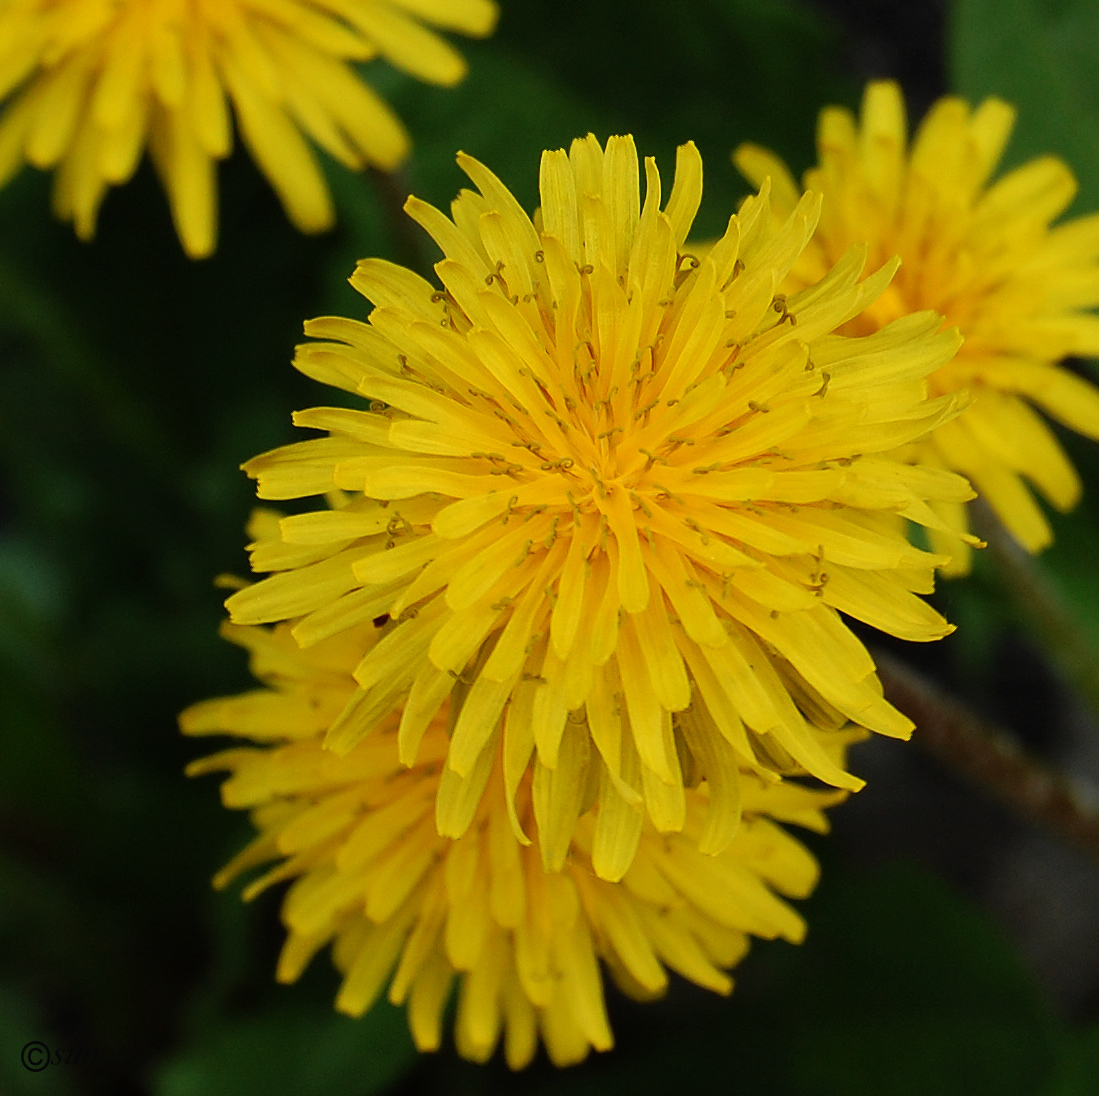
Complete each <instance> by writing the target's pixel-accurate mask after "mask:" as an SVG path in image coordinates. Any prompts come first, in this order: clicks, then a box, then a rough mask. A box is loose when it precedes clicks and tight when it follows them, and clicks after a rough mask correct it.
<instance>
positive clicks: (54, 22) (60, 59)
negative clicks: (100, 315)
mask: <svg viewBox="0 0 1099 1096" xmlns="http://www.w3.org/2000/svg"><path fill="white" fill-rule="evenodd" d="M495 21H496V6H495V4H494V3H493V0H0V104H3V103H4V101H5V100H6V104H5V105H4V106H3V114H2V116H0V185H3V183H4V182H6V181H7V180H8V179H9V178H10V177H11V176H12V175H13V174H14V173H15V172H16V171H17V170H18V169H19V168H20V167H21V166H22V165H23V163H24V162H26V163H31V164H33V165H34V166H35V167H40V168H57V176H56V184H55V189H54V205H55V209H56V212H57V214H58V215H59V216H60V217H62V218H64V219H65V220H71V221H73V222H74V224H75V226H76V231H77V233H78V235H79V236H80V237H81V238H83V239H88V238H90V237H91V236H92V234H93V233H94V231H95V222H96V217H97V214H98V210H99V206H100V203H101V202H102V201H103V198H104V196H105V194H106V192H107V190H108V188H109V187H111V186H112V185H114V184H117V183H122V182H125V181H126V180H127V179H129V178H130V176H131V175H133V173H134V171H135V170H136V168H137V165H138V162H139V161H140V159H141V155H142V153H143V151H144V149H145V148H146V146H148V148H149V151H150V153H151V154H152V158H153V161H154V163H155V164H156V166H157V169H158V170H159V172H160V175H161V177H162V179H163V181H164V186H165V189H166V190H167V192H168V197H169V200H170V202H171V206H172V214H173V217H174V219H175V224H176V229H177V231H178V232H179V238H180V240H181V242H182V244H183V247H184V249H185V250H186V251H187V253H188V254H189V255H191V256H193V257H201V256H204V255H208V254H209V253H210V252H211V251H213V249H214V245H215V240H216V235H217V190H216V179H215V164H216V161H218V160H220V159H222V158H224V157H225V156H227V155H228V154H229V151H230V149H231V147H232V123H231V120H230V109H229V108H230V104H231V105H232V109H233V111H234V112H235V114H236V119H237V125H238V127H239V129H240V133H241V136H242V138H243V140H244V143H245V144H246V145H247V146H248V148H249V149H250V151H251V153H252V155H253V156H254V158H255V160H256V162H257V163H258V164H259V165H260V167H261V169H262V170H263V172H264V174H265V175H266V176H267V177H268V179H269V180H270V181H271V184H272V186H274V188H275V190H276V191H277V192H278V194H279V198H280V199H281V200H282V203H283V205H284V207H285V208H286V212H287V215H288V216H289V217H290V219H291V220H292V221H293V222H294V223H295V224H296V225H297V226H298V228H300V229H301V230H302V231H303V232H318V231H320V230H322V229H324V228H327V227H328V226H329V225H330V224H331V222H332V201H331V197H330V196H329V193H328V187H327V185H326V183H325V181H324V177H323V175H322V173H321V170H320V168H319V167H318V165H317V162H316V160H315V158H314V155H313V153H312V151H311V150H310V147H309V144H308V143H307V141H306V140H305V137H309V138H311V139H312V140H313V141H314V142H315V143H316V144H317V145H319V146H320V147H321V148H323V149H324V150H325V151H326V152H328V153H329V154H330V155H331V156H333V157H335V158H336V159H337V160H339V161H340V162H342V163H344V164H346V165H347V166H348V167H351V168H353V169H355V170H358V169H360V168H362V167H364V166H365V165H366V164H375V165H377V166H379V167H382V168H386V169H389V168H392V167H394V166H396V164H397V163H399V162H400V161H401V160H402V159H403V158H404V157H405V155H406V153H407V148H408V138H407V135H406V133H405V131H404V127H403V126H402V125H401V123H400V122H399V121H398V119H397V118H396V117H395V116H394V115H393V113H392V112H391V111H390V109H389V108H388V107H387V106H386V105H385V103H384V102H383V101H382V100H381V99H380V98H379V97H378V96H377V95H376V94H375V93H374V92H373V91H372V90H371V89H370V88H369V87H368V86H367V85H366V84H365V83H364V82H363V81H362V79H360V77H359V75H358V73H357V72H356V71H355V69H354V68H353V67H352V66H353V63H354V62H357V61H364V60H367V59H369V58H371V57H374V56H377V55H379V54H380V55H381V56H384V57H386V58H387V59H388V60H390V61H391V62H392V63H393V64H395V65H397V66H398V67H400V68H403V69H405V70H407V71H408V72H411V73H412V74H413V75H415V76H418V77H419V78H420V79H423V80H428V81H431V82H433V83H440V84H452V83H455V82H457V81H458V80H460V79H461V77H462V76H463V75H464V73H465V64H464V62H463V61H462V58H461V57H460V56H459V55H458V54H457V53H456V52H455V51H454V49H453V48H452V47H451V46H449V45H448V44H447V43H446V42H444V41H443V40H442V39H441V38H439V37H437V36H436V35H435V34H433V33H431V32H430V31H428V30H427V29H425V27H424V26H423V23H425V22H426V23H431V24H434V25H435V26H438V27H442V28H446V29H450V30H456V31H460V32H462V33H464V34H474V35H483V34H487V33H489V32H490V31H491V29H492V27H493V25H494V24H495ZM303 135H304V136H303Z"/></svg>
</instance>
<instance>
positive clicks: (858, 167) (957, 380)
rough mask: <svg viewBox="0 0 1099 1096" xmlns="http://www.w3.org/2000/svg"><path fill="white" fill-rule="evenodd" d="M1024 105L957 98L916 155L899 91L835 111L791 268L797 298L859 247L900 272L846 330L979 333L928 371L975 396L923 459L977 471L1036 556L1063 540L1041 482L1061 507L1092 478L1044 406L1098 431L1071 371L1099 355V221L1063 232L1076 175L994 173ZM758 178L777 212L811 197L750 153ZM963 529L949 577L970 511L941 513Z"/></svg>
mask: <svg viewBox="0 0 1099 1096" xmlns="http://www.w3.org/2000/svg"><path fill="white" fill-rule="evenodd" d="M1014 118H1015V112H1014V110H1013V109H1012V108H1011V107H1010V106H1008V105H1007V104H1006V103H1004V102H1002V101H1000V100H999V99H987V100H986V101H985V102H984V103H982V104H981V105H980V106H979V107H978V108H977V109H975V110H972V109H971V108H970V107H969V105H968V104H966V103H965V102H964V101H962V100H960V99H956V98H946V99H941V100H940V101H939V102H937V103H936V104H935V105H934V106H933V107H932V108H931V110H930V111H929V113H928V115H927V117H926V118H925V119H924V121H923V123H922V124H921V125H920V127H919V130H918V131H917V133H916V136H915V138H914V140H913V142H912V146H911V148H909V147H908V140H907V125H906V119H905V108H904V101H903V98H902V96H901V93H900V90H899V89H898V88H897V86H896V85H895V84H893V83H888V82H881V83H872V84H870V85H869V86H868V87H867V89H866V94H865V97H864V99H863V105H862V117H861V119H860V121H859V122H858V123H856V121H855V119H854V118H853V116H852V115H851V114H850V112H848V111H846V110H842V109H840V108H836V107H830V108H828V109H827V110H824V111H823V112H822V113H821V116H820V123H819V126H818V135H817V144H818V155H819V163H818V165H817V166H816V167H815V168H813V169H812V170H811V171H809V172H807V173H806V176H805V188H806V190H808V191H812V192H814V193H817V194H821V195H822V196H823V198H824V207H823V212H822V214H821V220H820V226H819V228H818V230H817V234H816V237H815V238H814V239H813V241H812V242H811V243H810V244H809V245H808V246H807V247H806V249H805V252H804V253H803V255H802V256H801V258H800V260H799V261H798V262H797V263H796V264H795V265H794V266H793V268H792V269H791V271H790V276H789V278H788V279H787V283H786V285H785V286H784V288H785V289H787V290H788V291H791V292H796V291H798V290H799V289H801V288H803V287H805V286H808V285H811V284H813V283H814V282H816V281H817V280H818V279H819V278H820V277H821V276H822V275H823V274H824V272H825V271H826V270H827V269H828V268H829V267H830V266H831V264H832V263H833V262H835V261H836V260H837V259H838V258H839V257H840V256H841V255H843V254H845V253H846V251H847V249H848V248H850V247H851V246H852V245H853V244H854V243H856V242H865V243H866V244H867V246H868V247H869V254H870V256H871V261H872V262H873V261H885V260H887V259H889V258H890V257H892V256H893V255H899V256H900V258H901V260H902V266H901V269H900V271H899V273H898V274H897V276H896V278H894V280H893V283H892V285H891V286H890V287H889V289H888V290H887V291H886V292H885V293H884V294H883V295H882V296H881V298H880V299H879V300H878V301H877V302H876V303H875V304H874V305H873V306H872V307H870V308H868V309H866V311H864V312H863V314H862V315H861V316H859V317H858V318H856V319H855V320H853V321H851V322H850V323H849V324H848V325H847V327H846V328H845V329H844V330H845V331H846V332H849V333H858V334H865V333H869V332H873V331H875V330H877V329H879V328H881V327H883V326H884V325H886V324H887V323H889V322H890V321H891V320H893V319H895V318H896V317H898V316H902V315H904V314H905V313H907V312H911V311H914V310H917V309H927V308H929V309H934V310H935V311H937V312H940V313H942V315H943V316H944V317H945V318H946V323H948V324H954V325H957V327H958V329H959V330H960V331H961V333H962V335H963V336H964V338H965V344H964V346H963V347H962V349H961V352H960V353H959V354H958V355H957V357H955V358H954V359H953V361H951V362H950V363H949V364H948V365H945V366H944V367H943V368H941V369H939V370H938V371H937V372H936V373H934V374H933V375H932V377H931V378H930V381H931V385H932V391H933V392H935V393H947V392H956V391H960V390H963V389H966V390H968V391H969V392H970V393H971V394H972V395H973V403H972V406H971V407H970V408H969V410H968V411H966V413H965V414H964V415H963V416H962V417H960V418H958V419H956V420H954V421H952V422H950V423H947V424H944V425H942V426H940V427H939V428H938V429H937V430H935V431H934V433H933V434H932V435H931V436H930V437H929V438H928V439H927V440H926V441H924V442H922V443H920V444H918V445H917V446H916V447H915V450H914V452H913V459H918V460H920V461H922V462H924V463H926V464H929V465H933V466H937V467H941V468H951V469H954V470H956V471H959V472H962V473H964V474H965V475H966V476H968V477H969V478H970V479H971V480H972V481H973V484H974V486H975V487H976V488H977V489H978V490H979V491H980V493H981V494H982V495H983V496H984V497H985V498H986V499H987V500H988V502H989V503H990V505H991V506H992V508H993V509H994V510H995V511H996V513H997V515H998V516H999V518H1000V520H1001V521H1003V523H1004V524H1005V525H1006V526H1007V528H1008V529H1009V530H1010V531H1011V532H1012V534H1013V535H1014V536H1015V537H1016V538H1017V539H1018V540H1019V542H1020V543H1021V544H1023V545H1024V546H1025V547H1026V548H1028V549H1029V550H1030V551H1032V552H1036V551H1039V550H1041V549H1042V548H1044V547H1045V546H1046V545H1048V544H1049V542H1050V539H1051V532H1050V528H1049V523H1048V522H1047V520H1046V518H1045V517H1044V515H1043V514H1042V511H1041V509H1040V508H1039V506H1038V504H1037V503H1036V501H1035V500H1034V497H1033V496H1032V495H1031V493H1030V491H1029V490H1028V486H1027V484H1028V482H1029V484H1030V485H1032V486H1033V487H1036V488H1037V489H1038V490H1039V491H1040V492H1041V494H1042V495H1043V496H1044V497H1045V498H1046V499H1047V500H1048V501H1049V502H1050V503H1052V504H1053V505H1054V506H1055V507H1057V508H1058V509H1060V510H1067V509H1069V508H1071V507H1072V506H1073V505H1074V504H1075V503H1076V501H1077V500H1078V498H1079V496H1080V481H1079V478H1078V476H1077V474H1076V471H1075V469H1074V468H1073V466H1072V464H1071V463H1070V461H1069V459H1068V457H1067V456H1066V455H1065V453H1064V450H1063V449H1062V447H1061V445H1060V443H1059V442H1058V441H1057V439H1056V437H1055V436H1054V435H1053V433H1052V432H1051V431H1050V429H1049V427H1048V426H1047V425H1046V424H1045V422H1044V421H1043V419H1042V418H1041V416H1040V415H1038V414H1036V413H1035V410H1034V407H1035V406H1037V407H1038V408H1039V409H1041V410H1042V411H1044V412H1045V413H1046V414H1048V415H1049V416H1051V417H1052V418H1054V419H1056V420H1058V421H1059V422H1061V423H1063V424H1064V425H1066V426H1068V427H1070V428H1071V429H1073V430H1077V431H1080V432H1081V433H1083V434H1086V435H1087V436H1088V437H1092V438H1099V390H1097V389H1096V388H1095V386H1093V385H1092V384H1090V383H1088V382H1087V381H1085V380H1083V379H1082V378H1080V377H1079V376H1077V375H1076V374H1075V373H1073V372H1071V371H1070V370H1068V369H1065V368H1063V367H1061V366H1059V365H1058V364H1057V363H1058V362H1060V361H1061V360H1062V359H1064V358H1065V357H1067V356H1069V355H1073V354H1078V355H1083V356H1088V357H1095V356H1099V316H1096V315H1095V313H1094V312H1093V311H1090V310H1091V309H1093V308H1094V307H1095V306H1096V305H1097V304H1099V214H1091V215H1090V216H1086V217H1079V218H1076V219H1074V220H1070V221H1067V222H1064V223H1062V224H1060V225H1057V226H1055V227H1054V226H1053V222H1054V221H1055V220H1056V219H1057V217H1058V216H1059V215H1060V214H1061V213H1063V212H1064V210H1065V209H1066V208H1067V207H1068V205H1069V204H1070V203H1071V201H1072V199H1073V197H1074V195H1075V193H1076V181H1075V179H1074V178H1073V175H1072V172H1071V171H1070V170H1069V168H1068V167H1067V166H1066V165H1065V164H1064V163H1062V162H1061V161H1060V160H1058V159H1056V158H1054V157H1051V156H1046V157H1042V158H1040V159H1036V160H1032V161H1030V162H1029V163H1026V164H1024V165H1022V166H1021V167H1018V168H1016V169H1014V170H1013V171H1010V172H1008V173H1007V174H1006V175H1004V176H1003V177H1002V178H1000V179H998V180H997V181H996V182H994V183H991V184H990V183H989V180H990V178H991V176H992V174H993V172H994V171H995V169H996V165H997V163H998V162H999V160H1000V156H1001V153H1002V152H1003V149H1004V146H1005V144H1006V143H1007V140H1008V137H1009V136H1010V133H1011V129H1012V126H1013V124H1014ZM734 158H735V160H736V162H737V164H738V166H739V167H740V169H741V171H742V172H743V173H744V175H745V176H746V177H747V178H748V179H749V180H750V181H751V182H753V183H754V184H756V185H758V184H759V182H760V181H761V180H762V179H763V178H765V177H767V178H770V180H771V186H772V188H773V190H772V197H773V199H774V210H775V214H776V216H778V217H780V218H781V217H783V216H786V215H787V214H788V213H789V211H790V210H792V209H794V208H795V207H796V206H797V204H798V202H799V200H800V190H799V188H798V186H797V184H796V183H795V182H794V180H793V178H792V177H791V175H790V173H789V171H788V169H787V168H786V167H785V165H784V164H782V162H781V161H779V160H778V159H777V158H776V157H775V156H773V155H772V154H771V153H769V152H766V151H765V150H763V149H760V148H757V147H755V146H752V145H744V146H742V147H741V148H740V149H738V150H737V152H736V153H735V154H734ZM932 505H933V506H934V508H935V509H936V511H937V512H938V513H939V514H940V515H941V516H942V518H943V519H944V521H945V522H946V523H947V524H948V525H949V526H950V527H951V528H952V529H953V530H954V531H955V535H951V534H949V533H944V532H942V531H937V530H933V531H932V542H933V544H934V546H935V547H936V550H938V551H941V552H943V553H945V554H947V555H950V556H952V557H953V563H952V564H951V565H950V566H949V568H948V571H950V572H952V573H964V572H965V571H967V570H968V569H969V561H970V553H969V547H968V545H967V544H966V543H964V540H963V539H962V538H961V537H959V536H958V535H957V534H958V533H962V534H964V533H967V532H968V529H969V526H968V519H967V515H966V508H965V507H964V506H963V505H962V504H961V503H960V502H958V501H956V500H949V501H948V500H939V501H936V502H934V503H933V504H932Z"/></svg>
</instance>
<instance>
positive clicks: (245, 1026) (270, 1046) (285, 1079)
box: [153, 1001, 416, 1096]
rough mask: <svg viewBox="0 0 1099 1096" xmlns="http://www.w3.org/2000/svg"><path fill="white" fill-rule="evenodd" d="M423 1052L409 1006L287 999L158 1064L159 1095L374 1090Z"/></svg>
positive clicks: (320, 1095) (215, 1029) (332, 1095)
mask: <svg viewBox="0 0 1099 1096" xmlns="http://www.w3.org/2000/svg"><path fill="white" fill-rule="evenodd" d="M415 1059H416V1050H415V1048H414V1047H413V1045H412V1040H411V1038H410V1037H409V1034H408V1024H407V1021H406V1020H405V1015H404V1010H403V1009H396V1008H394V1007H393V1006H391V1005H389V1004H388V1003H386V1002H384V1001H383V1002H380V1003H379V1004H377V1005H375V1007H374V1008H373V1009H371V1011H370V1012H369V1013H367V1015H366V1016H365V1017H363V1018H362V1019H361V1020H351V1019H349V1018H348V1017H346V1016H341V1015H340V1014H339V1013H336V1012H334V1011H332V1009H331V1008H330V1007H329V1008H325V1007H324V1006H323V1005H302V1004H299V1003H296V1002H295V1003H288V1004H286V1005H280V1006H279V1007H276V1008H272V1009H271V1010H269V1011H266V1012H262V1013H259V1014H257V1015H254V1016H250V1017H248V1018H247V1019H242V1020H226V1021H222V1022H221V1023H220V1024H217V1025H214V1026H212V1027H211V1028H210V1030H209V1031H208V1033H207V1035H206V1036H205V1038H204V1039H203V1040H202V1041H201V1042H198V1043H197V1044H195V1045H194V1046H192V1047H191V1048H190V1049H188V1050H185V1051H184V1052H183V1053H182V1054H180V1055H178V1056H177V1057H175V1058H173V1059H171V1060H170V1061H168V1062H167V1063H166V1064H165V1065H164V1066H163V1067H162V1068H161V1069H160V1071H159V1073H158V1075H157V1077H156V1082H155V1085H154V1088H153V1091H154V1092H155V1093H156V1096H240V1094H241V1093H253V1092H254V1093H262V1094H263V1096H340V1094H341V1093H346V1094H347V1096H371V1093H375V1092H381V1091H383V1090H384V1089H385V1088H386V1087H387V1086H389V1085H390V1084H391V1083H392V1082H393V1081H394V1080H396V1079H397V1078H398V1077H400V1076H401V1075H402V1074H403V1073H404V1072H405V1071H406V1070H407V1069H408V1067H409V1066H410V1065H411V1064H412V1063H413V1062H414V1061H415Z"/></svg>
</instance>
